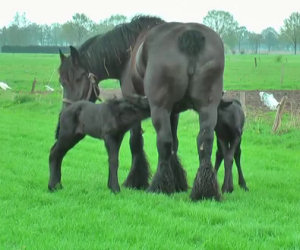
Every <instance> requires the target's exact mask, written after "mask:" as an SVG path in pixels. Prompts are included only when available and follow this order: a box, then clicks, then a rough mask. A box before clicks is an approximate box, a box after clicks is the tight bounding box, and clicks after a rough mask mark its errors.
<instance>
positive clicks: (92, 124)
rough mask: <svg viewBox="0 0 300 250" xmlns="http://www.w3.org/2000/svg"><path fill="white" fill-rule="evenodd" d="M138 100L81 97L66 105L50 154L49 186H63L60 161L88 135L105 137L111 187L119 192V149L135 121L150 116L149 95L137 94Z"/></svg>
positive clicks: (51, 188) (54, 187)
mask: <svg viewBox="0 0 300 250" xmlns="http://www.w3.org/2000/svg"><path fill="white" fill-rule="evenodd" d="M134 101H135V104H132V103H130V102H128V101H127V100H109V101H107V102H104V103H101V104H94V103H91V102H89V101H78V102H75V103H73V104H72V105H71V106H68V107H67V108H65V109H64V110H63V111H62V112H61V115H60V118H59V126H58V130H57V133H56V139H57V140H56V142H55V143H54V145H53V146H52V148H51V150H50V155H49V169H50V177H49V183H48V188H49V190H51V191H52V190H55V189H56V188H61V187H62V185H61V164H62V160H63V158H64V156H65V154H66V153H67V152H68V151H69V150H70V149H71V148H72V147H74V146H75V145H76V144H77V143H78V142H79V141H80V140H82V139H83V138H84V137H85V135H90V136H92V137H94V138H99V139H103V140H104V142H105V147H106V150H107V153H108V160H109V178H108V187H109V188H110V189H111V190H112V191H113V192H119V191H120V186H119V181H118V175H117V174H118V166H119V149H120V145H121V142H122V139H123V136H124V134H125V132H126V131H128V130H129V129H130V127H131V126H132V125H133V124H134V123H135V122H138V121H140V120H142V119H145V118H147V117H149V116H150V109H149V104H148V101H147V100H146V98H137V97H135V100H134Z"/></svg>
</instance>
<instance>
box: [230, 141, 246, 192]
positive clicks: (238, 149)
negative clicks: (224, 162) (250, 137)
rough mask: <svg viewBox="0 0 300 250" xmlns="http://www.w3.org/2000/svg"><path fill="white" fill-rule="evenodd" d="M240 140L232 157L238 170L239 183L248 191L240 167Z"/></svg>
mask: <svg viewBox="0 0 300 250" xmlns="http://www.w3.org/2000/svg"><path fill="white" fill-rule="evenodd" d="M241 153H242V151H241V141H240V143H239V144H238V146H237V147H236V150H235V153H234V159H235V164H236V167H237V170H238V174H239V185H240V187H241V188H243V189H244V190H245V191H249V189H248V187H247V185H246V181H245V179H244V175H243V172H242V167H241Z"/></svg>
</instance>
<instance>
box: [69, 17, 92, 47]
mask: <svg viewBox="0 0 300 250" xmlns="http://www.w3.org/2000/svg"><path fill="white" fill-rule="evenodd" d="M72 19H73V20H72V22H71V24H72V28H73V29H74V33H75V34H76V42H77V44H78V45H79V44H81V43H82V42H83V41H84V40H85V39H86V38H87V37H88V34H89V32H90V31H91V28H92V26H93V21H92V20H91V19H89V18H88V17H87V16H86V15H85V14H79V13H76V14H75V15H74V16H73V17H72Z"/></svg>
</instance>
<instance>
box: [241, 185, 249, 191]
mask: <svg viewBox="0 0 300 250" xmlns="http://www.w3.org/2000/svg"><path fill="white" fill-rule="evenodd" d="M240 187H241V188H242V189H244V191H246V192H248V191H249V188H248V187H247V186H246V185H240Z"/></svg>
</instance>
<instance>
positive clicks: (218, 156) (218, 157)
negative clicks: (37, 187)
mask: <svg viewBox="0 0 300 250" xmlns="http://www.w3.org/2000/svg"><path fill="white" fill-rule="evenodd" d="M223 158H224V157H223V153H222V149H221V145H220V142H219V139H217V152H216V162H215V170H216V173H217V172H218V170H219V168H220V165H221V163H222V161H223Z"/></svg>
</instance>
